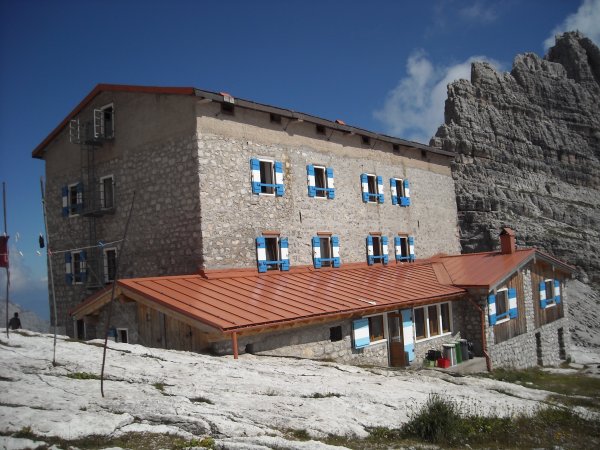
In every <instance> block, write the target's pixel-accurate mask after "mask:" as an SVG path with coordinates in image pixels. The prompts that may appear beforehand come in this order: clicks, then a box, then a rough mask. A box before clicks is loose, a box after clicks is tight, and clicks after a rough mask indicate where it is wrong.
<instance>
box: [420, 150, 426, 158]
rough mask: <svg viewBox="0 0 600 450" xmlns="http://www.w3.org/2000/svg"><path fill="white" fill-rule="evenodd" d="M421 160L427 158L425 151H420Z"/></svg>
mask: <svg viewBox="0 0 600 450" xmlns="http://www.w3.org/2000/svg"><path fill="white" fill-rule="evenodd" d="M421 158H423V159H425V158H427V150H421Z"/></svg>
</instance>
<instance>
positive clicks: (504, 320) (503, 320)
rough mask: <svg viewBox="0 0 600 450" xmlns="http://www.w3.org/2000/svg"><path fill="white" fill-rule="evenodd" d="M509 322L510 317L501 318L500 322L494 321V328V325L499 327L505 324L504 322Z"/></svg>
mask: <svg viewBox="0 0 600 450" xmlns="http://www.w3.org/2000/svg"><path fill="white" fill-rule="evenodd" d="M509 320H510V317H503V318H502V319H500V320H496V324H495V325H494V326H496V325H500V324H503V323H505V322H508V321H509Z"/></svg>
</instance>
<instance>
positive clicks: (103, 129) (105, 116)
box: [94, 104, 115, 139]
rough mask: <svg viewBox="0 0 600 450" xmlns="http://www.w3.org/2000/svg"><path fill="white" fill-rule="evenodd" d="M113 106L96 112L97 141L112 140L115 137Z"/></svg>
mask: <svg viewBox="0 0 600 450" xmlns="http://www.w3.org/2000/svg"><path fill="white" fill-rule="evenodd" d="M114 116H115V114H114V108H113V105H112V104H110V105H106V106H103V107H102V108H100V109H95V110H94V137H95V138H96V139H98V138H102V139H112V138H114V137H115V125H114Z"/></svg>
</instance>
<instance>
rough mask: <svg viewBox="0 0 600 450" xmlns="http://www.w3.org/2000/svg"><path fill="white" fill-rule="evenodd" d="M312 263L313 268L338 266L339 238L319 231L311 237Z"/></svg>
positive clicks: (339, 260) (339, 261)
mask: <svg viewBox="0 0 600 450" xmlns="http://www.w3.org/2000/svg"><path fill="white" fill-rule="evenodd" d="M312 250H313V263H314V267H315V269H320V268H321V267H340V265H341V259H340V239H339V237H338V236H332V235H331V234H330V233H325V232H319V233H318V236H314V237H313V238H312Z"/></svg>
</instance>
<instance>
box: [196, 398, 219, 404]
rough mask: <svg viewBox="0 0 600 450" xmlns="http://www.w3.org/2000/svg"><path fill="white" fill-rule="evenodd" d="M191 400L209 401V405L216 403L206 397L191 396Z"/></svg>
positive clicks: (197, 401)
mask: <svg viewBox="0 0 600 450" xmlns="http://www.w3.org/2000/svg"><path fill="white" fill-rule="evenodd" d="M190 402H192V403H208V404H209V405H214V404H215V403H214V402H213V401H212V400H211V399H209V398H206V397H194V398H190Z"/></svg>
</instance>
